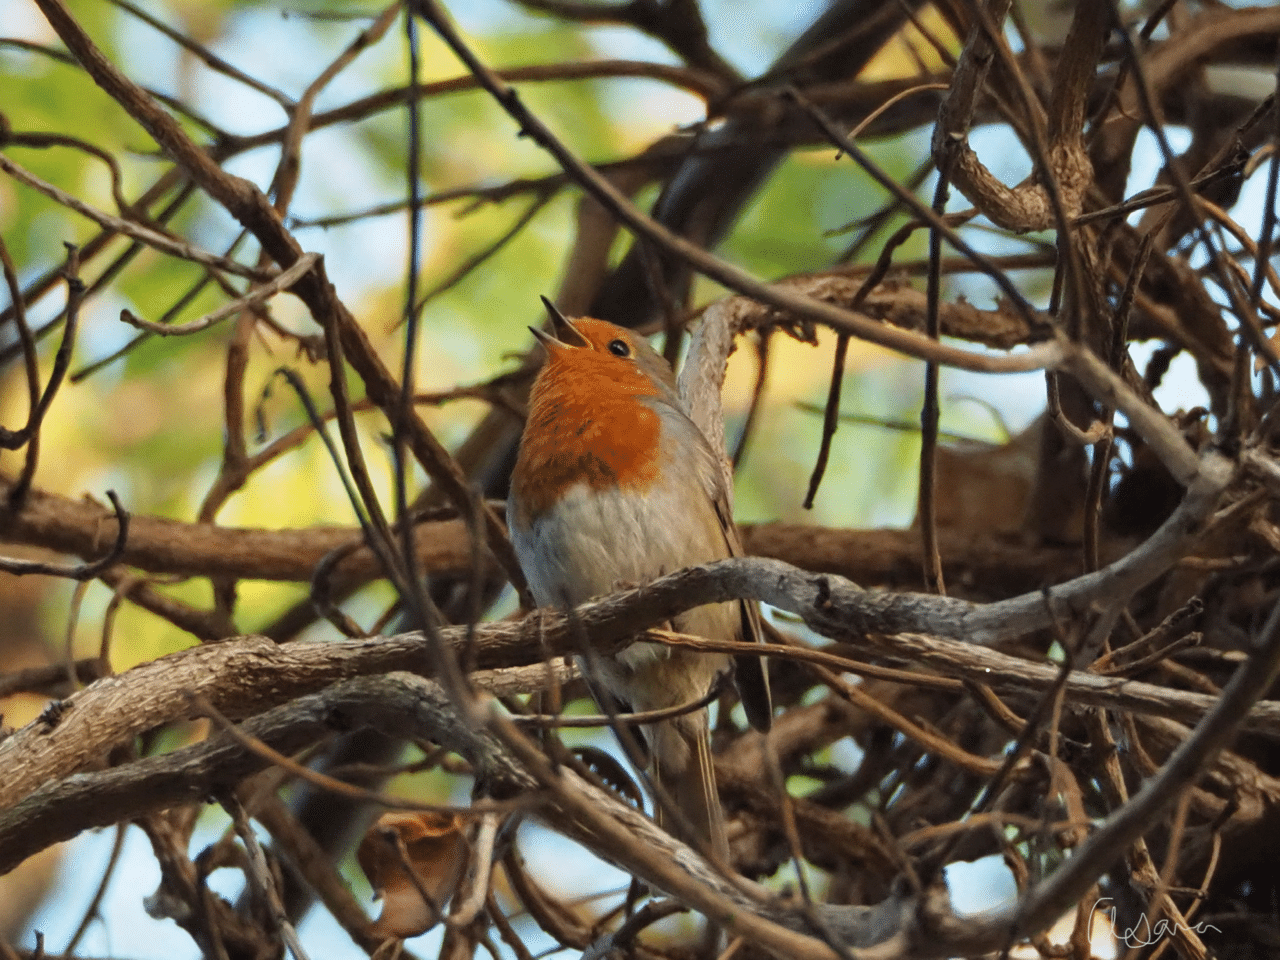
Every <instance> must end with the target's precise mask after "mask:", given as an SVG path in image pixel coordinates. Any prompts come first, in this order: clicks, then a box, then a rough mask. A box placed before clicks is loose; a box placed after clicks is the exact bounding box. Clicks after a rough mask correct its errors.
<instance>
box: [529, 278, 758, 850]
mask: <svg viewBox="0 0 1280 960" xmlns="http://www.w3.org/2000/svg"><path fill="white" fill-rule="evenodd" d="M543 303H544V304H546V307H547V310H548V312H549V313H550V314H551V319H552V327H553V330H554V335H553V334H548V333H544V332H543V331H541V330H533V334H534V336H535V337H537V338H538V340H539V341H540V342H541V343H542V345H543V347H545V348H546V351H547V361H546V364H545V365H544V366H543V368H542V370H541V371H540V372H539V374H538V377H537V379H536V380H535V381H534V384H533V390H532V393H531V396H530V399H529V418H528V421H527V423H526V424H525V429H524V436H523V437H522V438H521V441H520V451H519V454H518V456H517V458H516V465H515V469H514V471H513V472H512V475H511V495H510V497H509V499H508V501H507V524H508V526H509V527H510V529H511V539H512V542H513V544H514V545H515V550H516V555H517V557H518V558H519V560H520V566H521V568H522V569H523V570H524V574H525V577H526V578H527V579H528V581H529V587H530V589H531V590H532V592H533V596H534V599H535V600H536V601H537V602H538V604H539V605H540V606H544V607H563V606H565V605H577V604H580V603H582V602H584V601H586V600H589V599H591V598H592V597H598V596H601V595H604V594H607V593H610V592H612V591H613V590H616V589H618V588H619V587H622V586H628V587H629V586H637V585H639V584H642V583H646V582H648V581H650V580H653V579H655V578H657V577H660V576H662V575H664V574H667V573H673V572H675V571H676V570H679V569H681V568H683V567H689V566H694V565H696V564H700V563H708V562H710V561H713V560H720V559H723V558H725V557H732V556H737V555H738V554H740V553H741V552H742V547H741V544H740V542H739V540H738V532H737V529H736V528H735V527H734V525H733V518H732V516H731V515H730V510H729V496H728V491H727V490H726V489H725V485H724V480H723V478H722V477H723V475H722V473H721V469H720V460H719V455H718V454H717V453H716V451H714V450H712V448H711V445H710V444H709V443H708V442H707V439H706V437H705V436H703V434H702V431H701V430H699V429H698V427H697V426H696V425H695V424H694V422H693V421H692V420H690V419H689V416H688V415H687V414H686V412H685V409H684V406H683V405H682V403H681V401H680V397H679V394H678V392H677V389H676V382H675V376H674V374H673V373H672V370H671V367H670V365H669V364H668V363H667V362H666V360H664V359H663V358H662V356H661V355H660V354H658V353H657V351H655V350H654V349H653V348H652V347H651V346H650V345H649V344H648V342H647V341H645V340H644V339H643V338H641V337H640V336H638V335H636V334H635V333H634V332H632V331H630V330H627V329H624V328H623V327H619V326H615V325H614V324H612V323H607V322H605V321H603V320H595V319H592V318H590V317H582V318H579V319H576V320H573V321H570V320H568V319H567V318H566V317H564V316H563V315H562V314H561V313H560V312H559V311H558V310H557V309H556V308H555V307H554V306H552V304H551V303H550V302H549V301H548V300H547V299H546V298H545V297H544V298H543ZM530 329H532V328H530ZM672 626H673V628H674V629H675V630H678V631H680V632H682V633H692V634H696V635H698V636H703V637H709V638H712V639H722V640H749V641H759V640H761V635H760V613H759V609H758V608H757V607H756V605H755V604H754V603H750V602H743V601H735V602H731V603H717V604H709V605H707V606H704V607H699V608H697V609H694V610H690V611H688V612H687V613H684V614H681V615H680V616H678V617H676V618H675V620H674V622H673V624H672ZM736 660H737V671H736V680H737V686H738V690H739V694H740V696H741V698H742V703H743V707H744V708H745V710H746V713H747V717H748V719H749V720H750V722H751V724H752V726H754V727H755V728H756V729H758V730H762V731H763V730H768V729H769V725H770V723H771V720H772V713H771V705H770V697H769V686H768V682H767V678H766V675H765V672H764V664H763V661H762V660H761V659H760V658H759V657H754V656H750V657H738V658H736ZM597 666H598V670H597V671H596V675H593V676H591V677H590V678H589V679H590V680H591V681H593V682H594V684H595V685H594V686H593V688H592V689H593V692H594V693H595V695H596V699H597V700H600V699H601V697H602V693H603V695H606V696H609V697H612V698H613V699H614V701H615V702H616V703H617V704H619V705H622V706H625V707H630V708H631V709H632V710H637V711H650V710H660V709H664V708H670V707H676V706H680V705H682V704H688V703H691V702H695V701H697V700H699V699H701V698H702V697H704V696H706V695H707V693H708V692H709V691H710V689H711V687H712V685H713V683H715V681H716V679H717V677H718V675H719V674H721V673H722V672H724V671H726V670H728V669H729V667H730V663H729V658H728V657H727V656H725V655H722V654H707V653H697V652H694V651H691V650H681V649H676V648H673V647H667V646H662V645H659V644H653V643H637V644H633V645H632V646H630V647H628V648H627V649H626V650H625V651H623V652H622V653H621V654H619V655H618V656H616V657H612V658H601V662H600V663H599V664H597ZM600 688H603V689H602V691H601V689H600ZM645 740H646V742H647V745H648V752H649V764H650V771H651V774H652V776H653V778H654V780H655V782H656V783H657V784H658V785H659V787H661V789H662V790H663V791H665V793H666V794H667V796H669V797H670V798H672V800H674V802H675V804H676V806H677V807H678V809H679V810H680V812H681V813H682V814H683V819H684V820H686V821H687V822H688V825H689V826H691V827H692V828H693V831H694V833H693V834H690V833H688V831H687V830H685V829H682V826H681V825H680V824H679V823H676V824H667V827H668V829H672V830H673V832H674V833H676V834H677V835H678V836H680V837H681V838H682V839H683V840H685V841H686V842H690V843H692V842H695V841H696V840H698V839H700V840H702V841H705V842H707V843H709V844H710V846H711V849H712V850H713V851H714V852H715V853H716V854H717V855H718V856H720V857H721V858H722V860H727V856H728V841H727V839H726V835H725V826H724V813H723V811H722V810H721V807H720V797H719V794H718V792H717V790H716V783H715V772H714V769H713V767H712V761H711V742H710V737H709V728H708V720H707V710H706V708H703V709H700V710H697V711H694V712H692V713H686V714H683V715H681V716H679V717H676V718H674V719H670V720H663V721H659V722H657V723H653V724H650V725H648V726H647V727H646V728H645ZM655 809H656V811H657V818H658V821H659V823H662V822H663V819H664V818H663V812H662V805H661V804H660V803H655ZM667 819H668V820H670V819H671V818H669V817H668V818H667Z"/></svg>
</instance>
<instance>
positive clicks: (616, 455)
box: [511, 364, 661, 522]
mask: <svg viewBox="0 0 1280 960" xmlns="http://www.w3.org/2000/svg"><path fill="white" fill-rule="evenodd" d="M580 367H581V365H580V364H575V367H574V369H573V371H572V375H570V376H566V375H564V371H560V370H558V369H556V368H555V367H551V368H548V369H546V370H544V371H543V375H542V376H540V377H539V378H538V380H537V382H536V383H535V384H534V389H533V394H532V396H531V397H530V405H529V420H528V423H527V424H526V425H525V434H524V439H523V440H522V441H521V444H520V453H519V456H518V459H517V461H516V468H515V471H514V472H513V474H512V488H511V492H512V495H513V496H514V497H515V498H516V502H517V503H519V504H520V508H521V513H522V514H523V519H524V521H525V522H532V521H533V520H536V519H537V518H538V517H539V516H540V515H541V514H543V513H545V512H546V511H547V510H548V509H550V508H551V507H553V506H554V505H555V504H556V503H557V502H558V501H559V500H560V498H561V497H562V496H563V495H564V493H565V492H566V491H567V490H569V489H570V488H571V487H574V486H576V485H577V484H584V485H586V486H587V487H588V488H591V489H596V490H598V489H603V488H609V487H613V486H622V487H625V488H627V489H631V490H635V491H636V492H637V493H643V492H644V491H645V490H646V489H647V488H648V487H649V486H650V485H651V484H652V483H653V481H654V480H655V479H656V478H657V475H658V464H659V458H658V456H657V453H658V440H659V436H660V431H661V422H660V420H659V417H658V414H657V413H655V412H654V411H653V409H652V408H651V407H650V406H649V405H648V404H647V403H646V402H645V398H646V397H649V396H652V395H653V391H652V387H651V386H650V385H648V384H647V382H645V381H643V380H640V381H637V382H626V381H625V380H624V381H622V382H620V381H619V380H618V379H617V378H616V377H608V376H598V375H593V372H592V371H591V370H589V369H580Z"/></svg>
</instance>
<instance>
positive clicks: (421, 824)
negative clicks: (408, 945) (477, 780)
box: [356, 812, 466, 939]
mask: <svg viewBox="0 0 1280 960" xmlns="http://www.w3.org/2000/svg"><path fill="white" fill-rule="evenodd" d="M462 830H463V821H462V819H461V818H460V817H457V816H449V815H447V814H442V813H429V812H428V813H387V814H384V815H383V816H382V817H380V818H378V821H377V822H376V823H375V824H374V825H373V826H371V827H370V828H369V829H368V831H366V833H365V835H364V839H363V840H361V841H360V848H359V849H358V850H357V851H356V859H357V860H358V861H359V863H360V869H361V870H363V871H364V875H365V876H366V877H367V878H368V879H369V885H370V886H372V887H373V889H374V892H375V893H376V894H377V895H379V896H381V897H382V913H381V915H380V916H379V917H378V919H377V920H376V921H374V923H373V925H372V926H371V927H370V932H372V933H373V934H374V935H375V936H379V937H385V938H397V939H403V938H406V937H416V936H417V935H418V934H420V933H425V932H426V931H427V930H430V929H431V928H432V927H433V926H435V925H436V923H437V922H438V921H439V918H440V911H441V910H442V909H443V908H444V904H445V902H446V901H447V900H448V899H449V897H450V896H452V895H453V892H454V890H455V889H456V887H457V885H458V878H459V877H460V876H461V874H462V867H463V865H464V863H465V862H466V844H465V842H464V840H463V836H462ZM402 844H403V847H401V845H402ZM406 859H407V862H408V864H409V865H410V866H411V867H412V869H413V871H414V873H415V874H416V875H417V881H418V882H417V883H416V884H415V883H414V879H413V877H411V876H410V875H409V872H408V871H407V870H406V869H405V863H406ZM419 888H421V889H422V890H425V891H426V893H427V896H429V897H430V898H431V901H432V902H431V903H430V904H428V903H425V902H423V899H422V894H421V893H419Z"/></svg>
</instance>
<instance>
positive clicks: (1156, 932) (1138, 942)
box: [1091, 897, 1222, 947]
mask: <svg viewBox="0 0 1280 960" xmlns="http://www.w3.org/2000/svg"><path fill="white" fill-rule="evenodd" d="M1110 900H1111V898H1110V897H1099V898H1098V899H1097V900H1095V901H1093V911H1091V912H1097V911H1098V904H1100V903H1103V902H1104V901H1110ZM1101 912H1102V913H1104V914H1106V916H1107V918H1108V919H1109V920H1110V921H1111V934H1112V936H1114V937H1115V938H1116V939H1117V940H1119V941H1120V942H1121V943H1123V944H1124V945H1125V946H1126V947H1149V946H1151V945H1152V944H1155V943H1158V942H1159V941H1160V940H1162V939H1164V938H1165V937H1171V936H1173V935H1174V934H1176V933H1177V932H1178V931H1179V930H1191V931H1194V932H1195V933H1205V932H1206V931H1209V930H1213V931H1216V932H1217V933H1221V932H1222V931H1221V929H1219V928H1218V927H1215V926H1214V925H1213V924H1212V923H1205V922H1204V921H1201V922H1199V923H1196V924H1192V925H1191V926H1188V927H1183V926H1181V925H1180V924H1178V923H1177V922H1175V921H1173V920H1166V919H1164V918H1163V917H1161V918H1160V919H1159V920H1157V921H1156V922H1155V923H1154V924H1153V923H1152V922H1151V921H1150V920H1148V919H1147V914H1146V911H1143V912H1142V913H1140V914H1138V919H1137V920H1136V921H1135V922H1134V925H1133V926H1132V927H1127V928H1125V929H1124V930H1119V929H1117V928H1116V908H1115V907H1114V906H1112V907H1110V908H1108V909H1106V910H1103V911H1101Z"/></svg>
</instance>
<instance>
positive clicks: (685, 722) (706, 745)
mask: <svg viewBox="0 0 1280 960" xmlns="http://www.w3.org/2000/svg"><path fill="white" fill-rule="evenodd" d="M650 735H651V738H652V744H653V759H652V771H653V778H654V780H655V781H656V783H657V784H658V786H659V787H661V788H662V790H663V791H664V792H665V793H666V794H667V796H668V797H670V798H671V800H672V801H674V803H675V806H676V808H677V809H678V810H679V811H680V813H681V814H682V815H683V817H682V818H683V819H684V820H687V821H688V826H689V827H691V828H692V833H690V831H689V830H688V829H687V828H685V827H684V825H682V824H681V823H679V822H678V821H676V818H674V817H672V816H670V815H668V813H667V812H666V811H665V810H664V809H663V804H662V803H661V802H656V803H655V804H654V809H655V812H656V816H655V819H656V820H657V821H658V823H659V824H660V825H661V826H662V827H663V829H665V830H667V831H668V832H670V833H671V834H673V835H674V836H676V837H678V838H679V839H681V840H683V841H684V842H685V843H688V844H689V845H690V846H692V847H694V849H702V845H703V844H710V846H711V849H712V851H713V852H714V853H715V855H716V856H717V857H718V858H719V859H720V860H721V862H724V863H727V862H728V861H729V839H728V835H727V834H726V832H725V825H724V810H723V809H722V808H721V806H720V792H719V791H718V790H717V789H716V772H715V766H714V765H713V763H712V760H711V737H710V735H709V732H708V729H707V713H706V711H705V710H703V711H701V712H700V714H693V715H691V716H684V717H680V718H678V719H676V720H666V721H663V722H661V723H657V724H655V725H654V727H653V728H651V734H650Z"/></svg>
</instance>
